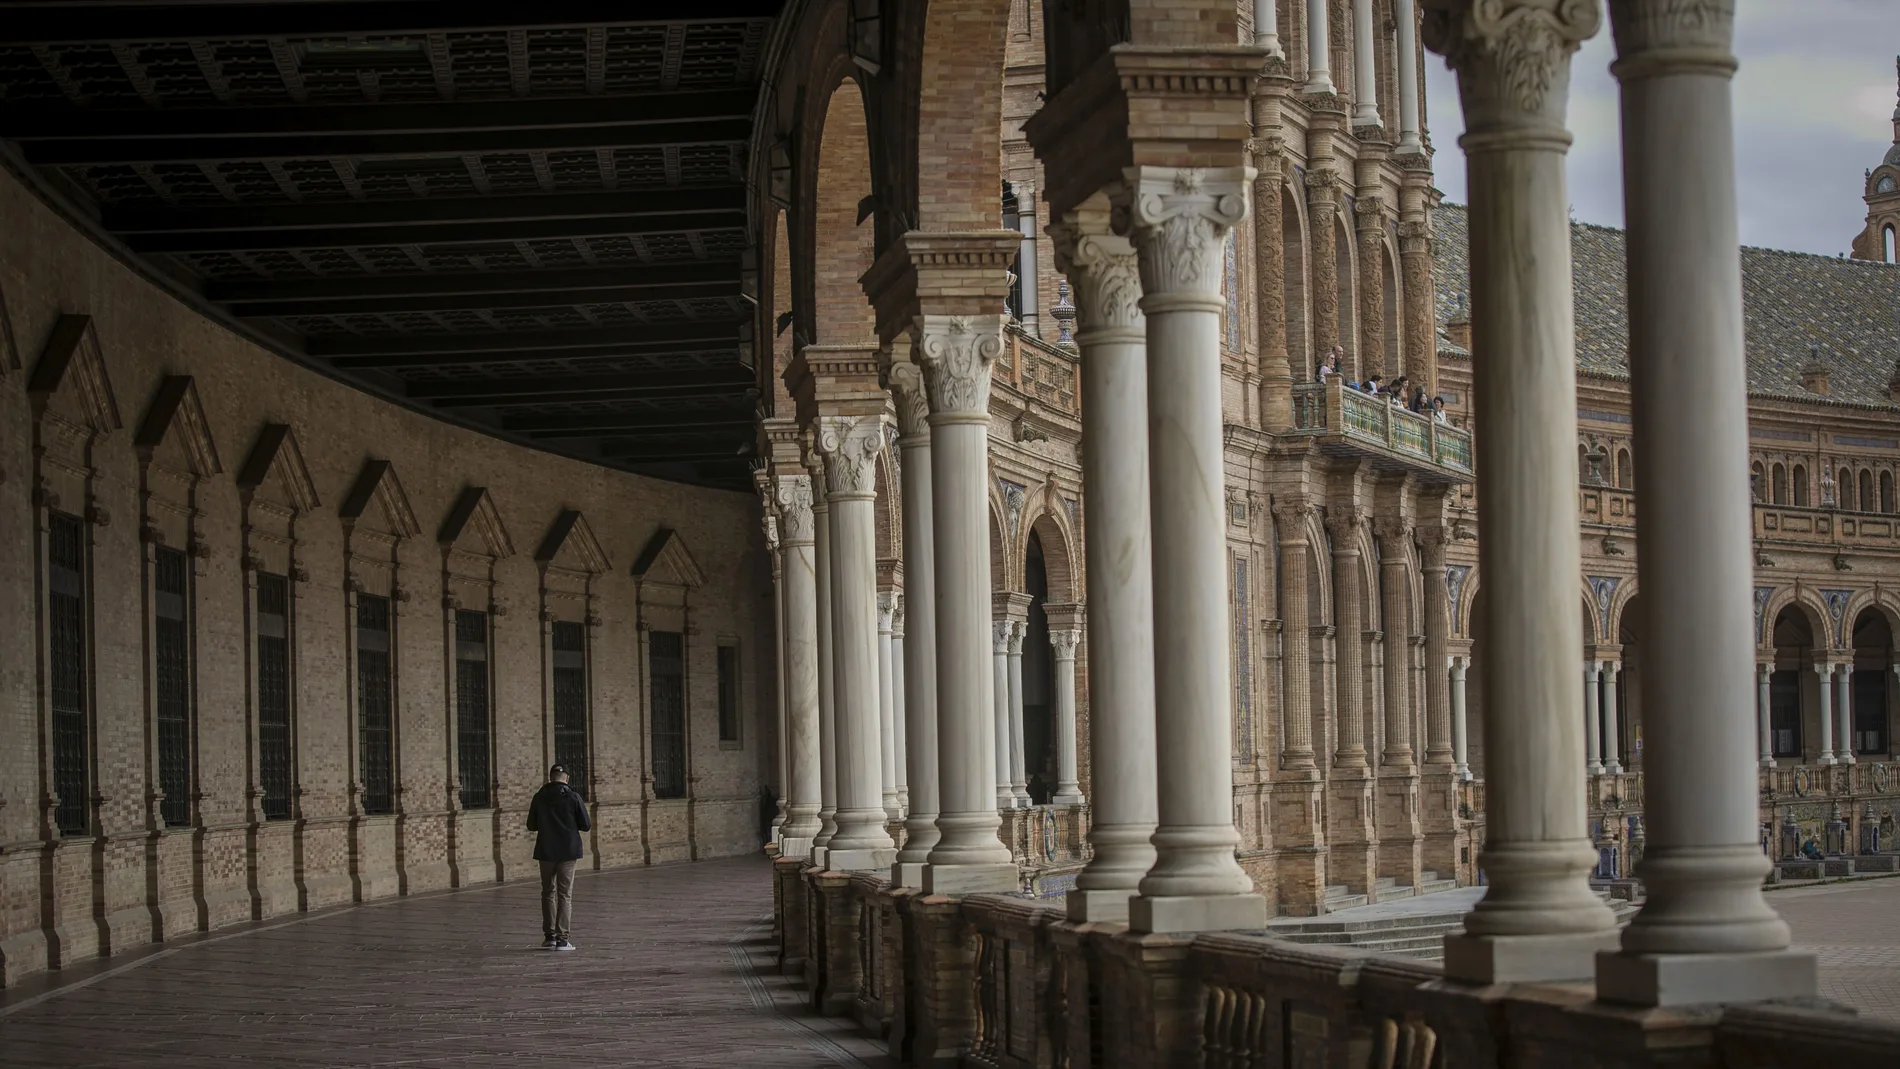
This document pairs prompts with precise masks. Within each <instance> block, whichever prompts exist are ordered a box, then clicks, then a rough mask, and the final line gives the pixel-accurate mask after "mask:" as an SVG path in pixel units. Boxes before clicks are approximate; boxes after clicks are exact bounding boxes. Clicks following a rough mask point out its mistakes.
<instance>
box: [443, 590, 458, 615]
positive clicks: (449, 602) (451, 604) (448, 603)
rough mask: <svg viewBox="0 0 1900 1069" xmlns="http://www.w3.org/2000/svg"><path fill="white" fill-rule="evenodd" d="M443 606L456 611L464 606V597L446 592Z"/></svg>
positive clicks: (450, 610)
mask: <svg viewBox="0 0 1900 1069" xmlns="http://www.w3.org/2000/svg"><path fill="white" fill-rule="evenodd" d="M442 607H443V608H444V609H447V610H448V611H449V612H455V611H457V610H458V609H460V608H461V607H462V599H461V598H458V597H456V596H455V595H454V594H444V595H442Z"/></svg>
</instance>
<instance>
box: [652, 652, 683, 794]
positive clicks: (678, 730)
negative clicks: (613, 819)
mask: <svg viewBox="0 0 1900 1069" xmlns="http://www.w3.org/2000/svg"><path fill="white" fill-rule="evenodd" d="M685 645H686V642H685V636H683V635H681V634H680V633H679V632H678V631H649V632H648V633H647V665H648V669H647V674H648V687H649V689H650V694H651V698H652V703H653V719H652V723H653V797H655V798H684V797H686V663H685Z"/></svg>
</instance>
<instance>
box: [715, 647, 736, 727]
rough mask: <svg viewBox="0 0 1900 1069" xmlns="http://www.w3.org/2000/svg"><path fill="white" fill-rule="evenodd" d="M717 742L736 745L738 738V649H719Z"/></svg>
mask: <svg viewBox="0 0 1900 1069" xmlns="http://www.w3.org/2000/svg"><path fill="white" fill-rule="evenodd" d="M719 741H720V742H727V743H734V744H737V743H738V742H739V741H740V736H739V647H737V646H721V647H719Z"/></svg>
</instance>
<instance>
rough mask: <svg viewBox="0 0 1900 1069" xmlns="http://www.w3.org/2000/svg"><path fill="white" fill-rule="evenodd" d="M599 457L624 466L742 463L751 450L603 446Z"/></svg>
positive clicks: (750, 454)
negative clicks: (685, 450)
mask: <svg viewBox="0 0 1900 1069" xmlns="http://www.w3.org/2000/svg"><path fill="white" fill-rule="evenodd" d="M600 455H601V456H603V457H605V458H607V459H609V460H618V461H621V462H622V463H626V464H697V463H702V462H707V461H714V460H730V461H735V462H737V461H744V460H748V459H750V458H751V456H752V451H751V450H749V449H748V450H745V451H744V452H741V451H740V450H739V448H738V447H737V446H734V447H733V448H731V449H702V450H696V451H693V452H681V451H680V450H678V449H669V448H667V447H666V446H664V445H658V446H646V445H642V446H637V447H634V446H630V447H625V448H621V447H614V446H607V445H603V446H601V449H600Z"/></svg>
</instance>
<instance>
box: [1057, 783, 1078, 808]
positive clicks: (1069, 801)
mask: <svg viewBox="0 0 1900 1069" xmlns="http://www.w3.org/2000/svg"><path fill="white" fill-rule="evenodd" d="M1049 802H1050V804H1051V805H1081V804H1082V787H1081V785H1080V784H1075V783H1060V784H1057V785H1056V793H1055V796H1054V797H1052V798H1050V799H1049Z"/></svg>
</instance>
